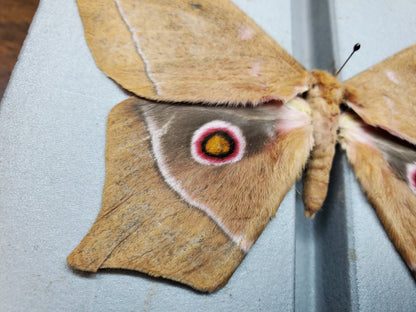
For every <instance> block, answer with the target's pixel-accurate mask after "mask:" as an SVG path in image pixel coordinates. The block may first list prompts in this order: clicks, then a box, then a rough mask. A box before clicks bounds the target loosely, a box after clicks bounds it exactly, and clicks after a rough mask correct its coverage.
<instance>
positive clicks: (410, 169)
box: [406, 163, 416, 194]
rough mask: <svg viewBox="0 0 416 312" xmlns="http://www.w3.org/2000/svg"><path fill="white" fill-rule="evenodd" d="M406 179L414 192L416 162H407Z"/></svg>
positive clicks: (415, 188) (415, 186)
mask: <svg viewBox="0 0 416 312" xmlns="http://www.w3.org/2000/svg"><path fill="white" fill-rule="evenodd" d="M406 171H407V181H408V182H409V187H410V189H411V190H412V191H413V193H415V194H416V163H413V164H408V165H407V168H406Z"/></svg>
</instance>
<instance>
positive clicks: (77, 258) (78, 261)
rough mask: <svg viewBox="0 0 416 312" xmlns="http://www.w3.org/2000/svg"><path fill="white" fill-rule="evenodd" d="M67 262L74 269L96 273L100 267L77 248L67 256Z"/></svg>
mask: <svg viewBox="0 0 416 312" xmlns="http://www.w3.org/2000/svg"><path fill="white" fill-rule="evenodd" d="M66 263H67V264H68V265H69V266H70V267H71V268H72V269H74V270H77V271H84V272H91V273H95V272H97V270H98V269H99V267H97V266H96V265H94V263H93V262H92V261H91V259H90V258H89V257H87V256H86V255H85V253H83V252H79V251H77V249H75V250H74V251H73V252H71V254H70V255H69V256H68V257H67V258H66Z"/></svg>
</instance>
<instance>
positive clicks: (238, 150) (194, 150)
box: [191, 120, 246, 166]
mask: <svg viewBox="0 0 416 312" xmlns="http://www.w3.org/2000/svg"><path fill="white" fill-rule="evenodd" d="M218 132H223V133H225V134H226V135H228V136H229V138H230V139H231V140H232V143H233V150H232V152H231V153H230V154H228V155H226V156H225V157H216V156H211V155H209V154H207V153H206V152H205V151H204V147H203V145H204V144H203V143H204V140H206V139H207V138H208V137H209V136H210V135H212V134H214V133H218ZM245 148H246V140H245V139H244V136H243V134H242V132H241V130H240V128H238V127H236V126H234V125H232V124H230V123H228V122H225V121H222V120H214V121H211V122H208V123H206V124H204V125H203V126H202V127H200V128H199V129H198V130H196V131H195V132H194V135H193V136H192V141H191V154H192V157H193V158H194V160H195V161H197V162H199V163H200V164H203V165H214V166H219V165H224V164H228V163H233V162H237V161H239V160H241V158H242V157H243V155H244V151H245Z"/></svg>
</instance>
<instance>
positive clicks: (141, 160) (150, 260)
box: [68, 98, 245, 292]
mask: <svg viewBox="0 0 416 312" xmlns="http://www.w3.org/2000/svg"><path fill="white" fill-rule="evenodd" d="M139 101H140V100H138V99H137V98H131V99H129V100H127V101H125V102H122V103H120V104H119V105H117V106H116V107H115V108H113V110H112V111H111V113H110V115H109V118H108V126H107V147H106V182H105V187H104V195H103V206H102V210H101V212H100V214H99V215H98V217H97V220H96V221H95V223H94V225H93V226H92V228H91V230H90V231H89V233H88V234H87V235H86V237H85V238H84V239H83V240H82V242H81V243H80V245H79V246H78V247H77V248H76V249H75V250H74V251H73V252H72V253H71V255H70V256H69V257H68V263H69V265H70V266H71V267H73V268H75V269H78V270H83V271H91V272H95V271H97V270H98V269H99V268H122V269H129V270H136V271H140V272H145V273H148V274H150V275H152V276H162V277H165V278H169V279H172V280H175V281H179V282H182V283H184V284H188V285H190V286H192V287H194V288H196V289H198V290H201V291H210V292H211V291H213V290H215V289H216V288H218V287H219V286H222V285H223V284H225V283H226V282H227V280H228V279H229V278H230V276H231V274H232V273H233V272H234V270H235V269H236V268H237V266H238V265H239V264H240V262H241V261H242V259H243V258H244V255H245V253H244V252H243V251H242V250H241V249H240V248H239V247H238V246H237V245H236V244H235V243H234V242H233V241H232V240H230V238H229V237H228V236H227V235H226V234H225V233H224V232H223V231H222V230H221V229H220V228H219V227H218V226H217V224H216V223H215V222H213V221H212V220H211V219H210V218H209V217H208V216H207V215H206V214H205V213H204V212H202V211H200V210H198V209H196V208H194V207H192V206H190V205H189V204H187V203H186V202H184V201H183V200H181V198H179V197H178V195H177V194H176V193H175V192H174V191H172V190H171V189H170V188H169V187H168V185H167V184H166V183H165V182H164V181H163V178H162V177H161V176H160V174H159V172H158V170H157V167H156V164H155V160H154V158H153V156H152V152H151V147H150V137H149V134H148V132H147V130H146V129H145V126H144V123H143V120H142V119H141V116H140V114H138V108H137V105H138V102H139Z"/></svg>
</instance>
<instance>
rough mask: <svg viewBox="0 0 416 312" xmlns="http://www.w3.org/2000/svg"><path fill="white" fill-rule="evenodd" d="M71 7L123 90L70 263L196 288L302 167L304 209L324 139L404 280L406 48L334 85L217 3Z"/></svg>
mask: <svg viewBox="0 0 416 312" xmlns="http://www.w3.org/2000/svg"><path fill="white" fill-rule="evenodd" d="M77 3H78V6H79V11H80V15H81V18H82V21H83V24H84V28H85V36H86V40H87V43H88V45H89V47H90V50H91V52H92V54H93V57H94V59H95V61H96V63H97V65H98V66H99V67H100V68H101V70H103V71H104V72H105V73H106V74H107V75H108V76H109V77H111V78H112V79H113V80H114V81H115V82H117V83H118V84H120V85H121V86H122V87H123V88H125V89H126V90H128V91H130V92H131V93H133V96H131V97H130V98H129V99H127V100H125V101H123V102H122V103H119V104H118V105H116V106H115V107H114V108H113V109H112V111H111V112H110V114H109V116H108V123H107V142H106V152H105V153H106V180H105V185H104V191H103V201H102V209H101V211H100V213H99V215H98V217H97V219H96V221H95V223H94V224H93V225H92V228H91V229H90V231H89V232H88V234H87V235H86V236H85V237H84V239H83V240H82V242H81V243H80V244H79V246H78V247H76V248H75V250H74V251H73V252H72V253H71V254H70V255H69V257H68V258H67V262H68V264H69V265H70V266H71V267H73V268H75V269H78V270H83V271H90V272H96V271H97V270H98V269H100V268H123V269H128V270H136V271H140V272H145V273H147V274H149V275H152V276H157V277H159V276H160V277H164V278H167V279H171V280H174V281H178V282H181V283H183V284H186V285H189V286H191V287H193V288H195V289H197V290H200V291H207V292H212V291H214V290H216V289H218V288H219V287H221V286H223V285H224V284H225V283H226V282H227V281H228V279H229V278H230V276H231V275H232V273H233V272H234V270H235V269H236V268H237V266H238V265H239V264H240V263H241V261H242V260H243V258H244V256H245V255H246V254H247V252H248V251H249V250H250V247H251V246H252V245H253V244H254V242H255V241H256V240H257V238H258V237H259V235H260V234H261V232H262V231H263V229H264V228H265V226H266V225H267V223H268V222H269V219H270V218H271V217H273V216H274V215H275V213H276V211H277V209H278V207H279V205H280V202H281V201H282V199H283V198H284V196H285V194H286V193H287V192H288V190H289V189H290V188H291V187H292V186H293V184H294V183H295V181H296V179H298V178H300V176H301V174H302V172H303V170H304V169H306V173H305V179H304V188H303V200H304V204H305V214H306V216H308V217H313V216H314V215H315V214H316V213H317V212H318V210H319V209H320V207H321V206H322V203H323V201H324V200H325V197H326V194H327V188H328V182H329V172H330V169H331V165H332V160H333V157H334V152H335V145H336V144H337V143H339V144H340V145H341V147H342V148H343V149H344V150H345V152H346V154H347V157H348V160H349V162H350V163H351V165H352V167H353V169H354V172H355V174H356V177H357V179H358V180H359V182H360V184H361V186H362V189H363V190H364V192H365V193H366V194H367V197H368V199H369V200H370V202H371V203H372V204H373V206H374V208H375V210H376V213H377V215H378V217H379V219H380V221H381V223H382V224H383V226H384V228H385V230H386V232H387V233H388V235H389V237H390V239H391V240H392V241H393V243H394V245H395V247H396V249H397V251H398V252H399V253H400V255H401V256H402V258H403V259H404V261H405V262H406V263H407V265H408V267H409V269H410V270H411V271H412V273H413V274H415V271H416V231H415V229H416V147H415V144H416V127H414V124H415V122H416V119H415V116H416V87H415V86H416V45H413V46H411V47H409V48H407V49H405V50H403V51H401V52H399V53H398V54H396V55H394V56H392V57H390V58H388V59H386V60H385V61H383V62H381V63H379V64H378V65H375V66H374V67H372V68H370V69H368V70H366V71H364V72H362V73H360V74H358V75H357V76H355V77H353V78H352V79H350V80H348V81H346V82H345V83H341V82H339V81H338V80H337V78H335V77H334V76H332V75H331V74H329V73H327V72H325V71H320V70H315V71H312V72H308V71H306V70H305V69H304V68H303V67H302V66H301V65H300V64H299V63H298V62H297V61H296V60H295V59H294V58H293V57H291V56H290V55H289V54H288V53H287V52H286V51H284V50H283V48H281V47H280V46H279V45H278V44H277V43H276V42H275V41H273V39H271V37H269V36H268V35H267V34H266V33H265V32H264V31H263V30H262V29H261V28H260V27H259V26H257V25H256V24H255V23H254V22H253V21H252V20H251V19H250V18H249V17H247V16H246V15H245V14H244V13H242V12H241V11H240V10H239V9H238V8H237V7H236V6H234V4H232V3H231V2H228V1H222V0H209V1H208V0H182V1H179V0H177V1H164V0H160V1H155V0H153V1H144V0H143V1H134V0H114V1H93V0H77ZM231 42H232V45H231V44H230V43H231ZM341 104H342V105H341ZM343 107H345V108H346V109H344V108H343Z"/></svg>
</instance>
